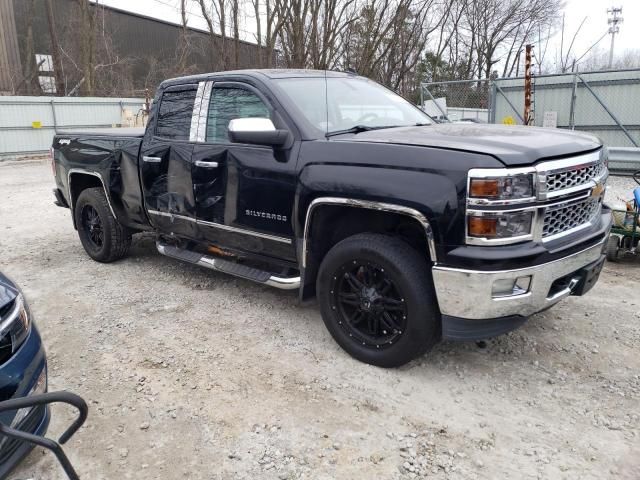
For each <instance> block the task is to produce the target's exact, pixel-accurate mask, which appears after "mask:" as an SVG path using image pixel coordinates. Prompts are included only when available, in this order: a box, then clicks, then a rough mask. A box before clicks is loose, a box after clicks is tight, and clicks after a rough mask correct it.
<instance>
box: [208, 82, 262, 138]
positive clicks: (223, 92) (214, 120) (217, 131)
mask: <svg viewBox="0 0 640 480" xmlns="http://www.w3.org/2000/svg"><path fill="white" fill-rule="evenodd" d="M270 116H271V114H270V112H269V108H268V107H267V106H266V105H265V104H264V102H263V101H262V100H261V99H260V97H258V96H257V95H256V94H255V93H253V92H250V91H249V90H245V89H244V88H232V87H217V88H214V89H213V92H212V94H211V101H210V104H209V115H208V118H207V142H213V143H227V142H229V138H228V136H227V130H228V127H229V122H230V121H231V120H233V119H234V118H248V117H262V118H270Z"/></svg>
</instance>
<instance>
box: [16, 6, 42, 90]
mask: <svg viewBox="0 0 640 480" xmlns="http://www.w3.org/2000/svg"><path fill="white" fill-rule="evenodd" d="M27 1H28V2H29V3H28V7H27V42H26V54H25V59H26V60H25V62H24V63H25V65H24V78H23V79H22V81H21V82H20V84H19V85H18V87H17V88H16V90H18V91H19V90H21V89H22V87H23V86H24V89H25V92H26V93H27V95H39V94H40V93H41V90H40V83H39V82H38V69H39V67H40V65H39V64H37V62H36V52H35V47H34V43H33V16H34V13H35V12H34V9H35V0H27Z"/></svg>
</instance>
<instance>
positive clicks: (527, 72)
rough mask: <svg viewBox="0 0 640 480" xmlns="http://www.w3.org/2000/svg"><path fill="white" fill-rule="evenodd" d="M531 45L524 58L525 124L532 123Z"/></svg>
mask: <svg viewBox="0 0 640 480" xmlns="http://www.w3.org/2000/svg"><path fill="white" fill-rule="evenodd" d="M532 48H533V47H532V46H531V45H527V46H526V47H525V57H524V115H523V117H522V118H524V124H525V125H530V123H531V50H532Z"/></svg>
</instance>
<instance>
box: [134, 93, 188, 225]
mask: <svg viewBox="0 0 640 480" xmlns="http://www.w3.org/2000/svg"><path fill="white" fill-rule="evenodd" d="M197 91H198V85H197V84H187V85H179V86H174V87H169V88H167V89H166V90H164V91H163V93H162V97H161V98H160V99H159V102H160V103H159V105H158V107H157V109H156V116H157V118H156V121H155V129H153V128H152V127H150V128H149V129H147V133H146V134H145V138H144V141H143V143H142V147H141V151H140V180H141V184H142V191H143V194H144V201H145V206H146V209H147V213H148V215H149V220H150V222H151V224H152V225H153V226H154V227H156V228H157V229H158V230H160V231H161V232H164V233H176V234H182V235H187V236H190V237H192V236H195V235H196V234H197V227H196V224H195V218H196V211H195V202H194V198H193V188H192V185H191V156H192V153H193V146H194V144H195V142H194V141H191V140H195V139H194V138H193V136H192V135H191V126H192V117H193V113H194V102H195V101H196V94H197ZM150 125H153V122H151V123H150Z"/></svg>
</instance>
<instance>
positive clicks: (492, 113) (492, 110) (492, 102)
mask: <svg viewBox="0 0 640 480" xmlns="http://www.w3.org/2000/svg"><path fill="white" fill-rule="evenodd" d="M496 87H497V85H496V82H495V80H491V95H490V96H489V123H496V93H497V88H496Z"/></svg>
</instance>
